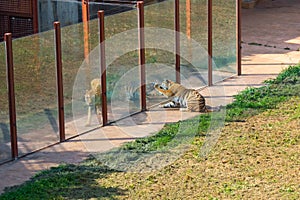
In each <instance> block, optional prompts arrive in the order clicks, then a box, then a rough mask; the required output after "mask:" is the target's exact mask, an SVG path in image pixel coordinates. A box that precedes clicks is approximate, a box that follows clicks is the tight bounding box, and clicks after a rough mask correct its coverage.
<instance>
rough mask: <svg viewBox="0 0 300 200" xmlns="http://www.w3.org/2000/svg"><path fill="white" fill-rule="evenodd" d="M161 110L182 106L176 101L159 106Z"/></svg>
mask: <svg viewBox="0 0 300 200" xmlns="http://www.w3.org/2000/svg"><path fill="white" fill-rule="evenodd" d="M159 107H160V108H180V104H179V103H178V102H176V101H174V100H173V101H171V102H168V103H166V104H162V105H159Z"/></svg>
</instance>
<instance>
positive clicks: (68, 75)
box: [61, 23, 96, 138]
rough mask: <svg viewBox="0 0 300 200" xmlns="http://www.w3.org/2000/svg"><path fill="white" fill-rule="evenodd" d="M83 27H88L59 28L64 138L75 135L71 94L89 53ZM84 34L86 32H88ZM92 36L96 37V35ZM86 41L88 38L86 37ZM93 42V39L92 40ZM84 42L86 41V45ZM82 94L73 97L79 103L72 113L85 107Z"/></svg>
mask: <svg viewBox="0 0 300 200" xmlns="http://www.w3.org/2000/svg"><path fill="white" fill-rule="evenodd" d="M85 27H88V26H85V24H83V23H79V24H75V25H71V26H66V27H62V28H61V38H62V41H61V42H62V43H61V45H62V60H63V90H64V108H65V110H64V112H65V123H66V124H65V127H66V131H65V133H66V138H69V137H71V136H73V135H76V134H77V131H74V124H73V123H72V121H73V117H72V116H73V113H72V93H73V87H74V84H75V78H76V75H77V73H78V69H79V68H80V66H81V65H82V63H83V61H84V59H85V55H86V56H88V53H89V51H90V49H89V48H90V47H89V40H84V36H85V33H84V28H85ZM86 32H88V30H87V31H86ZM90 35H92V34H90ZM92 36H93V37H96V35H92ZM87 39H89V38H88V37H87ZM91 40H92V39H91ZM93 40H95V39H94V38H93ZM84 41H86V43H85V42H84ZM85 84H87V83H86V82H83V86H85ZM78 89H79V88H78ZM78 92H79V91H78ZM84 94H85V90H84V89H83V88H82V90H81V91H80V94H78V96H77V97H76V98H75V96H74V99H73V100H74V102H75V101H78V103H79V105H78V106H77V107H74V108H75V109H77V110H76V111H74V112H78V111H79V110H80V109H79V108H83V107H85V104H84V101H83V99H84ZM78 109H79V110H78Z"/></svg>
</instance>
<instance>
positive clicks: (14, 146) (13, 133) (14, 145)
mask: <svg viewBox="0 0 300 200" xmlns="http://www.w3.org/2000/svg"><path fill="white" fill-rule="evenodd" d="M84 2H85V3H86V2H87V3H88V1H84ZM212 2H213V1H212V0H208V5H207V9H208V10H207V11H208V13H207V15H208V16H207V19H208V24H207V25H208V32H207V35H208V43H207V45H208V47H207V49H208V83H207V84H208V86H211V85H213V80H212V74H213V69H212V57H213V52H212V49H213V48H212V45H213V37H212V30H213V27H212V26H213V23H212V19H213V18H212V16H213V13H212V10H213V9H212V7H213V6H212ZM190 4H191V2H190V0H186V16H187V18H186V20H187V21H186V22H187V25H186V26H187V27H186V28H187V36H188V37H190V35H191V29H190V27H191V23H190V21H191V13H190V12H191V7H190ZM136 7H137V13H138V19H137V21H138V41H139V45H138V46H139V49H138V52H139V67H140V88H141V89H140V93H141V95H140V108H141V111H145V110H146V109H147V107H146V106H147V105H146V86H145V83H146V75H145V63H146V60H145V48H146V47H145V35H144V27H145V25H144V23H145V22H144V15H145V14H144V3H143V2H142V1H139V2H137V4H136ZM86 9H88V6H87V7H86ZM86 13H88V12H84V13H83V15H86ZM97 14H98V26H99V44H100V55H99V57H100V60H101V63H100V66H99V67H100V72H101V89H102V96H101V99H102V121H103V126H105V125H107V124H108V119H107V85H106V82H107V80H106V60H105V24H104V11H102V10H101V11H98V13H97ZM86 21H88V19H86ZM85 29H86V28H85ZM87 29H88V28H87ZM54 30H55V62H56V70H57V71H56V75H57V79H56V80H57V88H56V90H57V102H58V108H57V109H58V118H59V140H60V142H63V141H65V140H66V136H65V118H64V92H63V76H62V74H63V72H62V69H63V68H62V67H63V66H62V65H63V63H62V47H61V28H60V23H59V22H55V23H54ZM174 30H175V36H174V38H175V52H176V55H175V68H176V70H175V71H176V75H175V77H176V81H177V82H178V83H180V82H181V80H180V34H179V31H180V9H179V0H175V8H174ZM86 37H87V35H86V33H85V35H84V42H86V40H87V38H86ZM4 38H5V47H6V48H5V51H6V66H7V85H8V99H9V124H10V139H11V158H12V159H17V158H18V157H19V155H18V142H17V125H16V124H17V121H16V106H15V91H14V66H13V49H12V35H11V33H6V34H5V36H4ZM236 38H237V40H236V57H237V63H236V66H237V75H241V74H242V71H241V49H240V48H241V0H236ZM85 47H86V46H85ZM84 54H85V57H87V52H86V50H85V52H84ZM67 139H69V138H67ZM37 151H38V150H37ZM0 163H1V160H0ZM2 163H4V162H2Z"/></svg>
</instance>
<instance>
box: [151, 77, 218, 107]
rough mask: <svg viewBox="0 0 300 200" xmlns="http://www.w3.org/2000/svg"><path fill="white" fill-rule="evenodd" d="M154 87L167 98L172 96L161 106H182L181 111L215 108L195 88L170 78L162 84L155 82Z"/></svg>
mask: <svg viewBox="0 0 300 200" xmlns="http://www.w3.org/2000/svg"><path fill="white" fill-rule="evenodd" d="M154 88H155V89H156V90H157V91H158V92H159V93H161V94H163V95H164V96H165V97H167V98H172V101H171V102H168V103H166V104H164V105H161V106H160V107H163V108H180V111H190V112H212V111H215V110H214V109H211V108H208V107H207V106H206V105H205V98H204V97H203V96H202V95H201V94H200V93H199V92H198V91H197V90H194V89H187V88H185V87H184V86H182V85H180V84H178V83H175V82H173V81H170V80H164V81H163V82H162V84H161V85H159V84H157V83H156V84H155V85H154Z"/></svg>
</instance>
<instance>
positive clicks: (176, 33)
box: [174, 0, 180, 83]
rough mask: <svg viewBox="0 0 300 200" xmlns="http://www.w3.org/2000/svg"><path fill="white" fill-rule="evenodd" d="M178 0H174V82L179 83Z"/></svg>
mask: <svg viewBox="0 0 300 200" xmlns="http://www.w3.org/2000/svg"><path fill="white" fill-rule="evenodd" d="M179 14H180V13H179V0H175V18H174V20H175V22H174V28H175V53H176V55H175V68H176V82H177V83H180V32H179V31H180V16H179Z"/></svg>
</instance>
